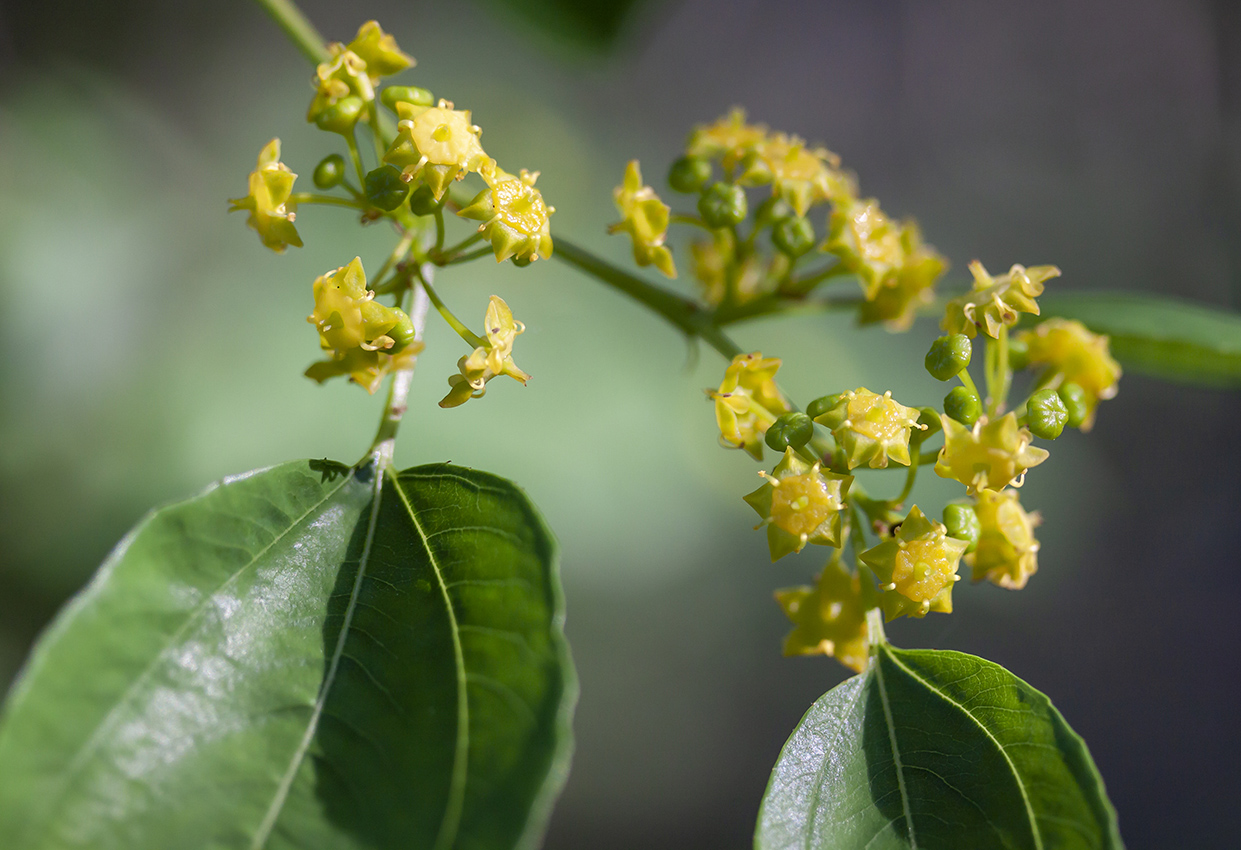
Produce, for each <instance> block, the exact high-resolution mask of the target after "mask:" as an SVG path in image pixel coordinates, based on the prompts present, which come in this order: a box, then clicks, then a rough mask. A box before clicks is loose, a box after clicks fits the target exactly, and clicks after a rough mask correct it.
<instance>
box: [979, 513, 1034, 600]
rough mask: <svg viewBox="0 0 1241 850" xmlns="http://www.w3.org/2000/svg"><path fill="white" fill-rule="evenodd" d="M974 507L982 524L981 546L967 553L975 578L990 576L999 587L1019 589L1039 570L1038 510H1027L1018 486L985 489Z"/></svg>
mask: <svg viewBox="0 0 1241 850" xmlns="http://www.w3.org/2000/svg"><path fill="white" fill-rule="evenodd" d="M974 511H975V513H976V514H977V515H978V523H979V525H980V526H981V528H982V532H981V534H979V536H978V546H977V548H975V549H974V551H973V552H971V553H970V554H968V555H966V556H965V563H966V565H967V566H969V567H970V569H971V570H972V571H973V579H974V581H981V580H982V579H987V580H988V581H990V582H992V583H993V584H997V585H999V586H1000V587H1006V588H1008V589H1010V590H1020V589H1021V588H1023V587H1025V586H1026V582H1027V581H1028V580H1029V578H1030V576H1032V575H1033V574H1034V573H1036V572H1037V571H1038V548H1039V544H1038V541H1037V540H1035V539H1034V529H1035V527H1036V526H1038V524H1039V516H1038V514H1029V513H1026V511H1025V509H1023V508H1022V507H1021V503H1020V502H1019V501H1017V492H1016V491H1015V490H1001V491H999V492H996V491H994V490H982V491H980V492H979V493H978V496H977V498H976V501H975V505H974Z"/></svg>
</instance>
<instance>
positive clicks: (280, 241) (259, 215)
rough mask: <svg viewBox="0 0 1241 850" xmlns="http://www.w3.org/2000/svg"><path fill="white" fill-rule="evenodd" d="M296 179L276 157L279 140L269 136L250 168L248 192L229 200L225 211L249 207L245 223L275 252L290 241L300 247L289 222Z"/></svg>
mask: <svg viewBox="0 0 1241 850" xmlns="http://www.w3.org/2000/svg"><path fill="white" fill-rule="evenodd" d="M296 179H297V175H296V174H294V173H293V172H292V171H290V170H289V167H288V166H287V165H285V164H284V163H283V162H281V161H280V140H279V139H272V140H271V141H270V142H268V143H267V144H266V145H264V146H263V149H262V150H261V151H259V159H258V165H257V167H256V168H255V170H254V171H252V172H250V193H249V194H248V195H246V196H245V197H244V198H233V199H232V200H230V201H229V203H230V204H231V205H232V206H230V207H229V212H233V211H235V210H249V211H250V217H249V218H247V219H246V224H248V225H249V226H250V227H252V228H254V230H255V231H257V232H258V234H259V239H261V240H262V241H263V244H264V245H265V246H267V247H268V248H271V249H272V250H273V251H275V252H276V253H278V254H279V253H282V252H283V251H284V250H285V248H287V247H288V246H290V245H293V246H294V247H297V248H300V247H302V238H301V237H300V236H298V235H297V228H296V227H294V226H293V222H294V221H295V220H296V219H297V212H296V211H297V204H295V203H293V202H292V201H290V200H289V197H290V195H292V193H293V181H295V180H296Z"/></svg>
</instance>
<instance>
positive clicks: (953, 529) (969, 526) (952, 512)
mask: <svg viewBox="0 0 1241 850" xmlns="http://www.w3.org/2000/svg"><path fill="white" fill-rule="evenodd" d="M944 527H945V528H947V529H948V536H949V537H952V538H955V539H957V540H964V541H965V542H966V543H968V544H969V546H968V547H967V548H966V550H965V554H967V555H968V554H969V553H970V552H973V551H974V549H975V548H976V547H977V546H978V536H979V535H980V534H982V524H981V523H979V521H978V514H977V513H976V512H975V511H974V509H973V508H972V507H970V506H969V505H944Z"/></svg>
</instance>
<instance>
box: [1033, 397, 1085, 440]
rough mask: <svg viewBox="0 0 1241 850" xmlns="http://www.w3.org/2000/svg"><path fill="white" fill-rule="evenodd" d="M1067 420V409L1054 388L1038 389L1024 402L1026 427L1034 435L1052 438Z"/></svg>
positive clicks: (1057, 435)
mask: <svg viewBox="0 0 1241 850" xmlns="http://www.w3.org/2000/svg"><path fill="white" fill-rule="evenodd" d="M1084 409H1085V408H1084V406H1083V410H1084ZM1068 421H1069V410H1068V408H1067V407H1065V404H1064V402H1063V401H1061V400H1060V396H1058V395H1056V391H1055V390H1050V389H1046V390H1039V391H1038V392H1036V393H1035V394H1034V395H1032V396H1030V400H1029V401H1028V402H1026V427H1028V428H1029V429H1030V433H1031V434H1033V435H1034V436H1036V437H1042V438H1043V439H1044V440H1054V439H1056V437H1059V436H1060V434H1061V432H1063V431H1064V425H1065V423H1066V422H1068Z"/></svg>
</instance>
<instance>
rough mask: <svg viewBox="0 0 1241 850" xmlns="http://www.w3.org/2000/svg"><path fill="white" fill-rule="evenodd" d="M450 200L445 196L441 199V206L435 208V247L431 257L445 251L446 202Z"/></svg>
mask: <svg viewBox="0 0 1241 850" xmlns="http://www.w3.org/2000/svg"><path fill="white" fill-rule="evenodd" d="M447 199H448V196H447V195H444V197H443V198H441V199H440V205H439V206H438V207H436V208H435V247H434V248H432V249H431V256H436V255H437V254H439V253H440V252H441V251H443V250H444V201H446V200H447Z"/></svg>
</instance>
